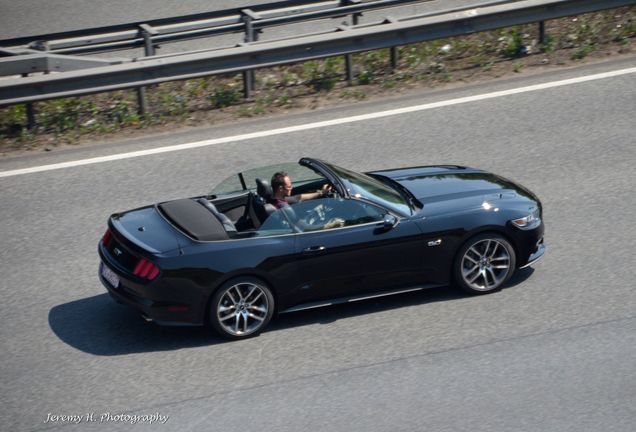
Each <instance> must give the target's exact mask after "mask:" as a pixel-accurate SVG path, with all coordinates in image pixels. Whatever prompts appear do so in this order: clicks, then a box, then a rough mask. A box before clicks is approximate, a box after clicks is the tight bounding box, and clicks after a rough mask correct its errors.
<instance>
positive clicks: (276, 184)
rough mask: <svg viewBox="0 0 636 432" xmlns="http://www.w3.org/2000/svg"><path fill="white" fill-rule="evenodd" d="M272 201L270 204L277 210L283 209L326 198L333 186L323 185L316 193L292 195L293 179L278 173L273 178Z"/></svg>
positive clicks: (285, 174) (284, 173)
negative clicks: (287, 206)
mask: <svg viewBox="0 0 636 432" xmlns="http://www.w3.org/2000/svg"><path fill="white" fill-rule="evenodd" d="M271 184H272V193H273V196H272V199H271V201H270V204H272V205H273V206H274V207H276V208H277V209H279V208H281V207H282V206H284V205H286V204H289V205H291V204H296V203H298V202H301V201H307V200H312V199H316V198H322V197H324V196H325V195H326V194H327V193H329V191H330V190H331V186H330V185H328V184H325V185H323V187H322V188H321V189H320V190H319V191H316V192H310V193H304V194H298V195H292V194H291V192H292V188H293V186H292V182H291V178H289V175H288V174H287V173H286V172H277V173H275V174H274V175H273V176H272V181H271Z"/></svg>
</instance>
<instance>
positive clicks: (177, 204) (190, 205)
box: [157, 198, 229, 241]
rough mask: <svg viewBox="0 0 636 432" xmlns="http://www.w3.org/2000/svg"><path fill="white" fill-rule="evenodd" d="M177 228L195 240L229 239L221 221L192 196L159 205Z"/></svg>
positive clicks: (160, 209)
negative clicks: (191, 197)
mask: <svg viewBox="0 0 636 432" xmlns="http://www.w3.org/2000/svg"><path fill="white" fill-rule="evenodd" d="M157 207H158V208H159V211H161V213H162V214H163V215H164V216H165V217H166V218H167V219H168V220H169V221H170V222H171V223H172V224H173V225H174V226H176V227H177V228H179V229H180V230H181V231H183V232H184V233H185V234H187V235H188V236H190V237H191V238H193V239H195V240H204V241H210V240H227V239H228V238H229V236H228V233H227V232H226V231H225V229H224V228H223V225H222V224H221V222H220V221H219V220H218V219H217V218H216V217H215V216H214V215H213V214H212V213H211V212H210V210H208V209H207V208H205V207H204V206H203V205H201V204H200V203H198V202H197V201H195V200H192V199H190V198H185V199H179V200H175V201H168V202H164V203H161V204H159V205H158V206H157Z"/></svg>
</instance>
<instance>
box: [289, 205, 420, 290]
mask: <svg viewBox="0 0 636 432" xmlns="http://www.w3.org/2000/svg"><path fill="white" fill-rule="evenodd" d="M292 207H293V209H294V212H295V215H296V216H297V218H298V220H297V221H296V225H297V227H298V228H299V231H301V232H300V233H299V234H297V236H296V242H295V249H296V254H297V256H298V270H299V275H300V279H299V280H300V285H299V287H298V291H297V292H298V296H299V299H302V301H316V300H322V299H327V298H336V297H343V296H348V295H357V294H361V293H365V292H373V291H377V290H383V289H392V288H399V287H401V286H408V285H413V284H416V283H418V281H421V280H422V269H423V265H422V264H423V260H422V254H421V249H422V234H421V230H420V229H419V228H418V226H417V225H416V224H415V223H414V222H413V221H411V220H409V219H401V220H399V219H397V218H395V219H394V220H395V221H396V222H397V223H396V224H395V225H393V226H385V223H384V219H385V216H386V215H387V214H388V211H387V210H385V209H383V208H380V207H378V206H375V205H372V204H369V203H367V202H363V201H359V200H355V199H342V198H326V199H321V200H314V201H308V202H302V203H298V204H295V205H294V206H292ZM337 220H342V221H344V226H333V225H337V223H333V221H337ZM330 222H331V224H330ZM325 225H326V226H327V229H324V227H325ZM330 226H331V228H329V227H330Z"/></svg>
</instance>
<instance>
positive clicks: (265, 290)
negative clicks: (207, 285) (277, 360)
mask: <svg viewBox="0 0 636 432" xmlns="http://www.w3.org/2000/svg"><path fill="white" fill-rule="evenodd" d="M273 314H274V296H273V295H272V292H271V290H270V289H269V287H268V286H267V284H265V283H264V282H263V281H261V280H260V279H257V278H253V277H247V276H244V277H239V278H236V279H232V280H230V281H228V282H226V283H224V284H223V285H222V286H221V287H220V288H219V289H218V290H217V291H216V292H215V293H214V295H213V296H212V301H211V302H210V313H209V322H210V325H211V326H212V328H213V329H214V330H215V331H216V332H217V333H219V334H220V335H221V336H223V337H226V338H228V339H243V338H246V337H249V336H254V335H257V334H258V333H260V332H261V331H262V330H263V329H264V328H265V327H266V326H267V324H268V323H269V321H270V320H271V319H272V315H273Z"/></svg>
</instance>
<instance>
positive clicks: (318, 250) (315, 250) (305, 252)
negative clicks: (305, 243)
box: [303, 246, 327, 254]
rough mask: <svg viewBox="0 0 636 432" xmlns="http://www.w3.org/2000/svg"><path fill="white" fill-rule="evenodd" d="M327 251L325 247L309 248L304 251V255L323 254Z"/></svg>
mask: <svg viewBox="0 0 636 432" xmlns="http://www.w3.org/2000/svg"><path fill="white" fill-rule="evenodd" d="M325 250H327V248H326V247H324V246H310V247H308V248H305V249H303V253H304V254H312V253H318V252H322V251H325Z"/></svg>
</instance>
